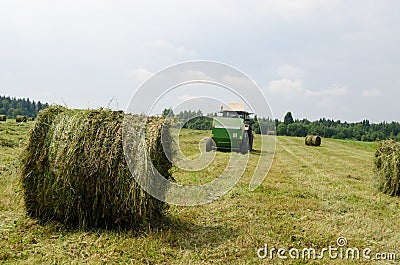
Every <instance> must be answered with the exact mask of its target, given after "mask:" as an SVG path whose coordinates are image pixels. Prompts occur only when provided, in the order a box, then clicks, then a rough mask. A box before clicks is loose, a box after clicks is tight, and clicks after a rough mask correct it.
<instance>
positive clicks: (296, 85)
mask: <svg viewBox="0 0 400 265" xmlns="http://www.w3.org/2000/svg"><path fill="white" fill-rule="evenodd" d="M268 90H269V91H270V92H272V93H274V94H279V95H282V96H283V97H285V98H288V99H297V98H298V97H299V96H316V97H340V96H344V95H346V94H347V93H348V89H347V88H345V87H339V86H337V85H332V87H331V88H327V89H323V90H310V89H306V88H304V86H303V82H302V81H301V80H298V79H297V80H290V79H286V78H283V79H280V80H273V81H271V82H270V83H269V87H268Z"/></svg>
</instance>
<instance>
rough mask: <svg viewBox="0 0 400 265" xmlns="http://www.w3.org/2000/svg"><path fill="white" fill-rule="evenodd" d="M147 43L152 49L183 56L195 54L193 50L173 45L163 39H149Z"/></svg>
mask: <svg viewBox="0 0 400 265" xmlns="http://www.w3.org/2000/svg"><path fill="white" fill-rule="evenodd" d="M147 45H148V46H149V47H151V48H153V49H156V50H159V51H161V52H165V53H167V54H170V53H173V54H175V55H179V56H185V57H194V56H196V52H195V51H191V50H188V49H186V48H185V47H183V46H178V45H174V44H172V43H170V42H168V41H165V40H157V41H150V42H147Z"/></svg>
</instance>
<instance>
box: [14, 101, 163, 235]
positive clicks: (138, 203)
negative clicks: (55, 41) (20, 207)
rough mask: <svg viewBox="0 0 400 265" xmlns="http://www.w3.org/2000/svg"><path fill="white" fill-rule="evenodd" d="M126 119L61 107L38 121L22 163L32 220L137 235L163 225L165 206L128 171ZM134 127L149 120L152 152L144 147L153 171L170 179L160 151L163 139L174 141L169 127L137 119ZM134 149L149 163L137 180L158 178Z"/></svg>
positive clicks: (139, 167)
mask: <svg viewBox="0 0 400 265" xmlns="http://www.w3.org/2000/svg"><path fill="white" fill-rule="evenodd" d="M123 119H124V114H123V113H122V112H118V111H110V110H102V109H101V110H70V109H66V108H64V107H61V106H51V107H49V108H47V109H45V110H43V111H41V112H40V113H39V115H38V118H37V122H36V123H35V127H34V128H33V130H32V132H31V134H30V138H29V142H28V145H27V147H26V150H25V152H24V154H23V157H22V159H21V162H22V163H21V164H22V170H21V178H22V179H21V180H22V186H23V190H24V198H25V206H26V210H27V212H28V214H29V215H30V216H31V217H34V218H38V219H40V220H42V221H49V220H58V221H60V222H62V223H64V224H66V225H67V226H71V227H79V228H89V227H103V228H111V227H129V228H137V227H141V226H143V225H145V224H149V223H154V222H157V221H159V220H160V218H162V216H163V211H164V209H165V208H166V206H167V205H166V204H165V203H164V202H161V201H159V200H157V199H155V198H153V197H152V196H150V195H149V194H148V193H146V192H145V191H144V190H143V189H142V188H141V187H140V186H139V184H138V183H137V182H136V180H135V178H134V177H133V176H132V174H131V172H130V171H129V168H128V166H127V164H126V161H125V156H124V151H123V142H122V122H123ZM131 119H132V120H133V121H134V122H135V121H136V122H137V123H138V122H139V121H143V119H147V126H146V128H145V131H146V144H147V146H146V144H144V145H143V146H144V147H145V148H146V149H147V154H148V156H149V157H150V158H151V159H152V162H153V164H154V166H155V168H156V169H157V170H158V171H159V172H160V173H161V174H162V175H163V176H164V177H165V178H167V179H169V178H171V175H170V169H171V163H170V161H169V160H168V159H167V157H166V155H165V153H164V152H163V147H162V143H161V135H162V137H163V138H164V137H170V134H169V129H168V127H166V126H168V124H165V123H164V121H165V119H164V118H146V117H140V116H133V115H131ZM163 127H165V130H162V128H163ZM129 133H132V134H133V135H136V132H135V131H130V132H129ZM167 139H168V138H167ZM137 142H140V141H137ZM129 144H131V145H133V147H137V148H136V149H134V148H132V146H131V149H133V150H135V152H137V155H136V157H137V158H140V159H143V161H139V160H138V162H137V163H136V164H135V168H134V170H135V172H136V173H135V174H141V175H142V177H146V178H147V177H150V176H151V174H154V172H149V170H147V169H146V166H148V165H147V164H146V162H145V161H147V160H145V159H144V153H145V152H146V149H144V148H140V146H138V145H137V143H129Z"/></svg>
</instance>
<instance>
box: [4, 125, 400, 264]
mask: <svg viewBox="0 0 400 265" xmlns="http://www.w3.org/2000/svg"><path fill="white" fill-rule="evenodd" d="M33 124H34V123H33V122H28V123H18V124H17V123H15V122H13V121H7V123H4V122H3V123H0V263H6V264H7V263H10V264H14V263H18V264H38V263H46V264H65V263H68V264H82V263H91V264H104V263H107V264H113V263H122V264H211V263H213V264H215V263H216V264H271V263H278V264H279V263H281V262H283V261H282V260H280V259H278V258H277V257H276V254H275V258H274V259H273V260H270V259H268V258H267V259H264V260H261V259H259V258H258V257H257V249H258V248H261V247H264V244H268V246H269V247H275V248H280V247H285V248H287V249H289V248H291V247H295V248H298V249H302V248H306V247H307V248H309V247H313V248H315V249H317V250H321V249H322V248H325V247H326V248H327V247H329V246H332V247H335V246H337V245H336V239H337V238H338V237H345V238H346V239H347V241H348V247H357V248H359V249H360V250H363V249H364V248H367V247H368V248H370V249H372V250H373V252H372V254H371V255H373V254H374V253H375V252H395V253H396V254H397V256H398V258H399V257H400V251H399V242H400V233H399V231H400V222H399V221H398V220H400V205H399V202H400V199H399V198H398V197H390V196H387V195H384V194H381V193H378V192H377V190H376V186H375V183H374V180H373V153H374V148H375V144H374V143H360V142H355V141H339V140H331V139H323V140H322V145H321V147H316V148H315V147H306V146H305V145H304V139H303V138H293V137H278V141H277V149H276V154H275V159H274V162H273V165H272V168H271V171H270V173H269V174H268V176H267V177H266V179H265V180H264V182H263V183H262V185H261V186H260V187H258V188H257V189H256V190H255V191H253V192H250V191H249V190H248V186H249V182H250V178H251V176H252V171H254V167H255V163H256V162H255V161H256V159H257V158H258V156H259V152H253V153H251V154H250V161H249V164H248V166H247V169H246V171H245V174H244V175H243V177H242V178H241V179H240V181H239V183H238V184H237V185H236V186H235V187H234V188H233V189H232V190H231V191H230V192H229V193H228V194H226V195H225V196H223V197H222V198H220V199H219V200H217V201H214V202H213V203H210V204H206V205H202V206H194V207H178V206H171V207H170V208H169V209H168V212H167V218H166V220H165V222H164V223H163V224H162V225H161V226H158V227H149V228H148V229H143V230H141V231H126V230H111V231H106V230H87V231H81V230H69V229H65V228H64V227H63V226H62V225H60V224H58V223H55V222H50V223H47V224H41V223H39V222H38V221H36V220H33V219H31V218H29V217H28V216H27V215H26V212H25V209H24V206H23V199H22V197H23V196H22V191H21V188H20V183H19V180H18V155H19V153H20V152H21V150H22V147H23V146H24V144H25V142H26V139H27V132H28V130H29V128H30V127H31V126H32V125H33ZM208 135H210V132H209V131H191V130H183V131H182V132H181V135H180V143H181V148H182V152H183V153H184V154H185V155H187V156H189V157H196V156H197V155H198V152H199V151H198V150H199V145H198V141H199V140H200V139H202V138H203V137H205V136H208ZM259 144H260V136H259V135H257V136H256V143H255V148H256V149H258V148H259ZM229 155H230V154H229V153H223V152H218V153H217V155H216V158H215V161H214V162H212V163H211V164H210V166H209V167H207V168H205V169H203V170H202V171H199V172H195V173H194V172H192V173H188V172H183V171H182V170H179V169H175V171H174V178H176V180H177V182H178V183H182V184H183V183H185V184H193V185H197V184H199V183H205V182H207V181H211V180H212V179H213V178H215V177H217V176H218V175H217V174H218V173H221V172H222V170H223V169H224V166H225V165H226V163H227V160H228V158H229ZM398 261H399V259H398V260H397V261H395V262H398ZM359 262H360V263H365V261H363V260H361V261H359ZM285 263H294V264H309V263H315V264H326V263H329V264H346V263H353V261H352V260H349V261H346V260H340V259H336V260H331V259H329V257H328V255H326V258H325V259H324V260H292V259H289V260H286V261H285ZM388 263H389V262H388V261H384V262H382V264H388Z"/></svg>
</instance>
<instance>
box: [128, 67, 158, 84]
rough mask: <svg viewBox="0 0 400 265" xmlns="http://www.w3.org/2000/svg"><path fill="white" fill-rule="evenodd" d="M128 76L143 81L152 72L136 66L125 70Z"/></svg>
mask: <svg viewBox="0 0 400 265" xmlns="http://www.w3.org/2000/svg"><path fill="white" fill-rule="evenodd" d="M125 74H126V75H127V76H128V77H131V78H134V79H135V80H136V81H138V82H143V81H145V80H146V79H147V78H149V77H150V76H151V75H152V73H151V72H150V71H148V70H146V69H144V68H136V69H133V70H128V71H126V72H125Z"/></svg>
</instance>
